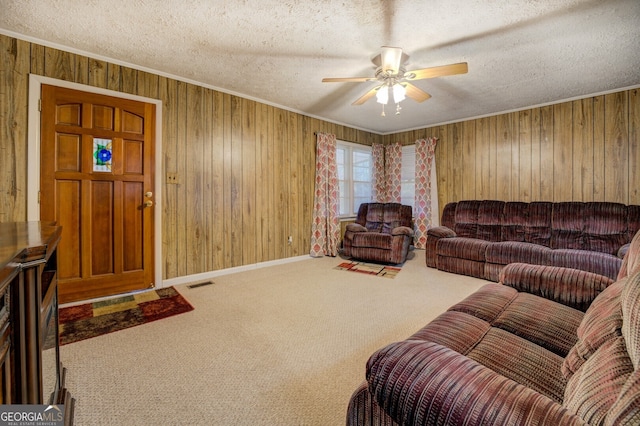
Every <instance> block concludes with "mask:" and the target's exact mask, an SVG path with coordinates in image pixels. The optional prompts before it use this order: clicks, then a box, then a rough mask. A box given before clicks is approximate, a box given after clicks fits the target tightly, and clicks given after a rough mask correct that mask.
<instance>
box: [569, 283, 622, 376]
mask: <svg viewBox="0 0 640 426" xmlns="http://www.w3.org/2000/svg"><path fill="white" fill-rule="evenodd" d="M626 281H627V280H626V279H624V280H621V281H618V282H616V283H614V284H611V285H610V286H609V287H607V288H606V289H605V290H604V291H603V292H602V293H600V295H599V296H598V297H596V299H595V300H594V301H593V303H592V304H591V306H589V309H587V312H586V313H585V315H584V318H583V319H582V322H581V323H580V326H579V327H578V329H577V330H576V335H577V337H578V341H577V342H576V344H575V345H574V346H573V348H571V350H570V351H569V354H568V355H567V357H566V358H565V360H564V363H563V365H562V373H563V374H564V376H565V377H566V378H571V376H572V375H573V374H574V373H575V372H576V371H578V369H580V368H581V367H582V365H583V364H584V363H585V362H586V361H587V360H588V359H589V357H591V355H593V354H594V353H595V351H596V350H598V348H600V346H602V345H603V344H604V343H605V342H607V341H609V340H612V339H616V338H618V337H620V336H621V335H622V332H621V328H622V309H621V307H620V295H621V293H622V290H623V288H624V285H625V284H626Z"/></svg>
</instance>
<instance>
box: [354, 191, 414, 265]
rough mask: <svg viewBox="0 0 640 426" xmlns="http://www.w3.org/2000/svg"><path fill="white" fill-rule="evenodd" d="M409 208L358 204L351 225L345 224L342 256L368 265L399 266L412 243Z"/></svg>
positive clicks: (405, 257) (410, 210) (384, 204)
mask: <svg viewBox="0 0 640 426" xmlns="http://www.w3.org/2000/svg"><path fill="white" fill-rule="evenodd" d="M411 221H412V209H411V206H404V205H402V204H399V203H362V204H361V205H360V208H359V209H358V216H357V217H356V221H355V222H354V223H350V224H348V225H347V227H346V230H345V234H344V239H343V242H342V244H343V245H342V248H343V254H344V255H345V256H349V257H353V258H355V259H360V260H367V261H372V262H381V263H392V264H398V263H403V262H404V261H405V260H406V259H407V254H408V253H409V246H410V245H411V243H412V241H413V229H412V223H411Z"/></svg>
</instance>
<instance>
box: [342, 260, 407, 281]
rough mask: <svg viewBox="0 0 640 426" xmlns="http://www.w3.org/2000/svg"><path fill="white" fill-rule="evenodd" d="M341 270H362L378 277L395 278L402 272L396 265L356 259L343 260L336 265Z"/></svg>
mask: <svg viewBox="0 0 640 426" xmlns="http://www.w3.org/2000/svg"><path fill="white" fill-rule="evenodd" d="M335 269H339V270H341V271H351V272H360V273H361V274H368V275H376V276H378V277H385V278H395V277H396V275H398V272H400V268H398V267H396V266H388V265H378V264H376V263H365V262H356V261H354V260H352V261H349V262H343V263H341V264H339V265H338V266H336V267H335Z"/></svg>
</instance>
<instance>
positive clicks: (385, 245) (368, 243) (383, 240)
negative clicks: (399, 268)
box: [351, 232, 393, 250]
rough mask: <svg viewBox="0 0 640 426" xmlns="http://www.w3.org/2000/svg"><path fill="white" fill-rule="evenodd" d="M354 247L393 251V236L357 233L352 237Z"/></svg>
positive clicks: (376, 233)
mask: <svg viewBox="0 0 640 426" xmlns="http://www.w3.org/2000/svg"><path fill="white" fill-rule="evenodd" d="M351 241H352V242H351V245H352V247H371V248H379V249H386V250H389V249H391V244H392V242H393V236H391V235H390V234H383V233H380V232H356V233H354V234H353V236H352V240H351Z"/></svg>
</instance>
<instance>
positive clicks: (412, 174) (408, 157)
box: [400, 144, 416, 211]
mask: <svg viewBox="0 0 640 426" xmlns="http://www.w3.org/2000/svg"><path fill="white" fill-rule="evenodd" d="M400 185H401V191H400V194H401V203H402V204H404V205H408V206H411V209H412V211H415V209H416V206H415V204H416V146H415V144H413V145H405V146H403V147H402V166H401V178H400ZM409 194H410V195H409Z"/></svg>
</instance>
